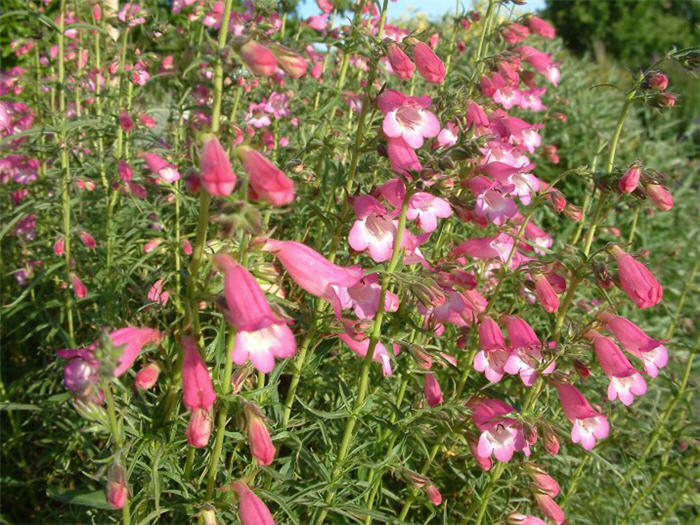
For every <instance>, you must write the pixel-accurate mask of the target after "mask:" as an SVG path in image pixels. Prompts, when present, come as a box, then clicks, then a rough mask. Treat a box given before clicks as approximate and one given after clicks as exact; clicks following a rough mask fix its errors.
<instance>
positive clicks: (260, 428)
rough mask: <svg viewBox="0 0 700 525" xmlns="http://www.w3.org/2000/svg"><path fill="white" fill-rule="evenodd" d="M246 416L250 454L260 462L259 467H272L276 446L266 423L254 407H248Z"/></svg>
mask: <svg viewBox="0 0 700 525" xmlns="http://www.w3.org/2000/svg"><path fill="white" fill-rule="evenodd" d="M245 415H246V419H247V421H248V443H249V445H250V453H251V454H252V455H253V457H255V459H256V460H257V461H258V465H261V466H263V467H264V466H267V465H271V464H272V461H273V460H274V459H275V446H274V445H273V444H272V439H270V433H269V432H268V430H267V426H266V425H265V421H264V420H263V418H262V417H261V414H260V412H259V410H258V408H257V407H255V406H253V405H247V406H246V408H245Z"/></svg>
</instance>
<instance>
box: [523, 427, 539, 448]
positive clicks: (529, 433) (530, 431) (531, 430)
mask: <svg viewBox="0 0 700 525" xmlns="http://www.w3.org/2000/svg"><path fill="white" fill-rule="evenodd" d="M523 435H524V436H525V441H527V442H528V443H529V444H530V445H534V444H535V443H537V438H538V437H539V436H538V435H537V427H536V426H535V425H533V424H531V423H528V422H524V423H523Z"/></svg>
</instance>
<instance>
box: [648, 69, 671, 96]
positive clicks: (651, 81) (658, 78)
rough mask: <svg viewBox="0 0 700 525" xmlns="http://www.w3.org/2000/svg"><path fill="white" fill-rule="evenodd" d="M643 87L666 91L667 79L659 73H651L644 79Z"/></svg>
mask: <svg viewBox="0 0 700 525" xmlns="http://www.w3.org/2000/svg"><path fill="white" fill-rule="evenodd" d="M644 87H646V88H647V89H655V90H657V91H666V88H667V87H668V77H667V76H666V75H664V74H663V73H661V72H659V71H652V72H650V73H649V74H647V76H646V78H645V79H644Z"/></svg>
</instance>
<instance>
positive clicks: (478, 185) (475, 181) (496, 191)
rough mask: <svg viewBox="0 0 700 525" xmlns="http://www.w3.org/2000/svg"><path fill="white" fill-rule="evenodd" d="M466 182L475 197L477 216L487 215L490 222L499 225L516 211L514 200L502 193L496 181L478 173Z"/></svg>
mask: <svg viewBox="0 0 700 525" xmlns="http://www.w3.org/2000/svg"><path fill="white" fill-rule="evenodd" d="M467 184H468V186H469V189H471V190H472V193H474V195H475V197H476V203H475V206H474V212H475V213H476V214H477V215H478V216H480V217H488V219H489V220H490V221H491V222H492V223H494V224H496V225H499V226H500V225H501V224H503V223H504V222H505V221H506V219H507V218H510V217H513V216H514V215H515V214H516V213H517V212H518V207H517V206H516V205H515V202H514V201H513V200H512V199H509V198H508V197H505V196H504V195H503V190H502V189H501V188H500V187H499V186H498V185H497V184H496V182H494V181H491V180H489V179H488V178H486V177H484V176H481V175H479V176H477V177H474V178H471V179H469V181H468V182H467ZM506 190H507V188H506Z"/></svg>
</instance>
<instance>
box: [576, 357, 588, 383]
mask: <svg viewBox="0 0 700 525" xmlns="http://www.w3.org/2000/svg"><path fill="white" fill-rule="evenodd" d="M572 364H573V365H574V370H576V373H577V374H578V375H579V376H581V379H586V378H587V377H590V375H591V371H590V369H589V368H588V366H586V364H585V363H584V362H583V361H579V360H578V359H574V360H573V361H572Z"/></svg>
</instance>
